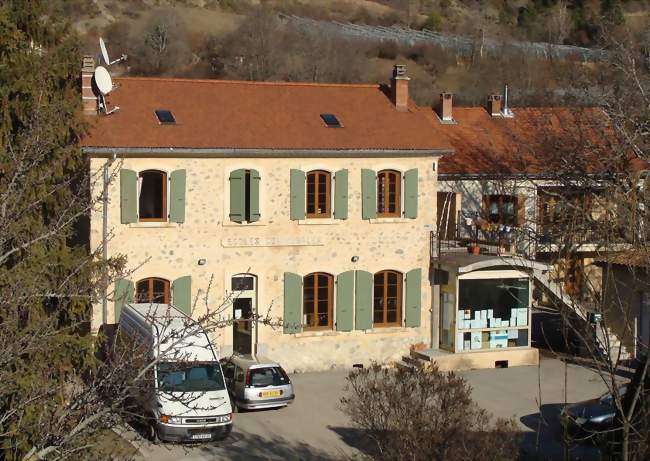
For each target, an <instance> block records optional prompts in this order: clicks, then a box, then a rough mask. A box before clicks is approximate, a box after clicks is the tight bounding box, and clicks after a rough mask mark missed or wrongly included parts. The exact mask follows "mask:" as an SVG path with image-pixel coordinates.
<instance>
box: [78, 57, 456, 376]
mask: <svg viewBox="0 0 650 461" xmlns="http://www.w3.org/2000/svg"><path fill="white" fill-rule="evenodd" d="M94 70H95V67H94V64H93V63H92V60H90V59H86V60H85V64H84V68H83V70H82V81H83V96H84V107H85V112H86V114H87V118H88V120H89V121H90V123H91V130H90V132H89V133H88V135H87V136H86V137H85V138H84V139H83V142H82V144H83V150H84V153H85V154H86V155H87V156H88V158H89V165H90V170H91V172H93V173H96V172H100V171H102V169H107V170H110V171H113V170H114V169H118V170H119V171H117V174H116V176H117V177H116V180H115V181H110V182H109V184H107V188H108V197H109V200H108V202H107V204H106V205H105V209H101V208H100V209H97V210H95V211H94V212H93V214H92V216H91V234H90V240H91V242H90V244H91V246H92V247H93V248H95V247H98V246H99V245H100V244H101V242H102V240H103V238H104V235H105V230H106V231H108V232H110V233H111V234H112V235H111V238H110V239H109V240H108V250H107V251H108V255H109V256H111V255H116V254H124V255H126V256H127V257H128V269H129V270H130V271H131V274H130V275H129V276H128V278H124V279H120V280H118V281H117V282H116V284H115V287H114V294H112V293H109V299H110V303H109V304H107V305H102V304H98V305H96V306H95V308H94V315H93V327H94V328H95V329H98V328H99V326H101V325H102V324H112V323H116V322H117V321H118V319H119V315H120V309H121V307H122V306H123V304H124V302H129V301H137V302H161V303H172V304H174V305H175V306H177V307H178V308H179V309H181V310H183V311H184V312H186V313H187V314H188V315H191V316H193V317H198V316H201V315H202V314H204V313H205V312H206V304H205V301H204V298H205V296H206V293H208V292H209V306H210V308H211V309H215V308H217V307H218V306H219V305H221V304H222V303H223V300H224V299H227V298H233V299H234V301H233V302H232V303H228V304H227V305H226V309H227V311H226V315H229V316H232V317H233V318H234V319H235V322H234V324H233V326H232V327H228V328H226V329H224V330H223V331H221V332H220V333H219V334H218V335H217V336H216V337H215V338H214V341H215V345H216V346H217V348H218V353H219V354H220V355H221V356H226V355H229V354H230V353H232V352H233V351H236V352H241V353H250V352H256V353H258V354H260V355H263V356H266V357H269V358H271V359H273V360H277V361H278V362H280V363H282V364H283V366H285V367H286V368H287V370H288V371H294V370H302V371H306V370H320V369H328V368H330V367H332V366H351V365H353V364H356V363H365V364H368V363H369V362H370V361H371V360H376V361H380V362H389V361H394V360H398V359H399V358H400V357H401V356H402V355H404V354H405V353H408V349H409V346H411V345H413V344H417V343H425V344H427V345H429V343H430V341H431V338H432V320H431V319H432V309H433V300H432V287H431V284H430V281H429V279H430V277H429V266H430V259H429V257H430V251H429V250H430V248H429V246H430V234H431V231H433V230H434V225H435V217H436V191H437V186H436V181H437V170H438V168H437V165H438V160H439V158H440V157H441V156H442V155H444V154H448V153H449V152H450V149H449V147H448V146H447V145H446V143H445V141H444V138H443V137H442V136H440V135H439V133H438V132H437V131H436V130H435V129H434V126H433V124H432V123H431V121H430V120H429V119H427V117H425V116H424V115H423V113H422V110H421V108H418V107H417V106H416V105H415V104H414V103H413V101H412V100H411V99H410V98H409V96H408V84H409V79H408V77H407V76H406V75H405V70H404V68H403V67H402V66H395V69H394V72H393V76H392V79H391V83H390V85H388V86H381V85H356V84H355V85H347V84H345V85H343V84H316V83H280V82H239V81H218V80H184V79H170V78H134V77H124V78H115V79H114V80H113V82H114V83H115V84H116V85H115V89H114V90H113V91H111V92H110V94H108V95H107V96H106V97H105V102H104V103H105V104H106V105H107V106H108V107H115V106H119V108H120V109H119V110H118V111H115V112H113V113H111V114H110V115H106V114H105V111H100V110H98V108H97V105H96V100H97V98H98V94H97V90H96V86H95V85H94V83H93V72H94ZM102 187H103V184H102V183H101V182H99V183H98V184H97V185H96V188H97V190H95V191H93V192H94V193H95V194H99V193H100V192H101V188H102ZM111 291H113V290H111ZM267 312H270V314H271V315H272V316H273V317H281V318H282V319H283V322H284V326H283V327H280V328H278V327H275V328H273V327H270V326H264V325H260V326H259V327H257V326H256V325H255V323H254V322H249V321H246V319H247V318H249V317H250V316H253V315H255V314H256V313H259V315H265V314H266V313H267ZM435 328H437V325H435Z"/></svg>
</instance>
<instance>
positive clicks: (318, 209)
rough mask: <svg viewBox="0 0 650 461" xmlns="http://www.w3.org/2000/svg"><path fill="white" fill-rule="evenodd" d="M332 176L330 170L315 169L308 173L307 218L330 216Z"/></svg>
mask: <svg viewBox="0 0 650 461" xmlns="http://www.w3.org/2000/svg"><path fill="white" fill-rule="evenodd" d="M331 179H332V176H331V174H330V173H329V172H328V171H323V170H314V171H310V172H308V173H307V187H306V188H305V189H306V192H307V197H306V203H307V212H306V214H305V216H306V217H307V218H329V217H330V216H331V213H330V209H331V207H330V191H331Z"/></svg>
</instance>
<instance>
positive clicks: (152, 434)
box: [146, 422, 160, 445]
mask: <svg viewBox="0 0 650 461" xmlns="http://www.w3.org/2000/svg"><path fill="white" fill-rule="evenodd" d="M146 430H147V440H148V441H149V442H151V443H153V444H154V445H156V444H158V442H160V437H158V430H157V429H156V423H155V422H154V423H148V424H147V427H146Z"/></svg>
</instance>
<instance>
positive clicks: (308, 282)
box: [303, 272, 334, 330]
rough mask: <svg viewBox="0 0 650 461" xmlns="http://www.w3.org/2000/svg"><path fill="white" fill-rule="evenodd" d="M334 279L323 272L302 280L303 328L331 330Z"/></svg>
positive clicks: (309, 275)
mask: <svg viewBox="0 0 650 461" xmlns="http://www.w3.org/2000/svg"><path fill="white" fill-rule="evenodd" d="M333 291H334V277H333V276H332V275H330V274H326V273H323V272H315V273H313V274H308V275H306V276H305V277H304V279H303V328H304V329H305V330H324V329H331V328H332V323H333V319H332V306H333Z"/></svg>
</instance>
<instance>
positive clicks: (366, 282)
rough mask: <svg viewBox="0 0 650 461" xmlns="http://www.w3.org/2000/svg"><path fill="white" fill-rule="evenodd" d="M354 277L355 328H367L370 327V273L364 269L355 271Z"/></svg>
mask: <svg viewBox="0 0 650 461" xmlns="http://www.w3.org/2000/svg"><path fill="white" fill-rule="evenodd" d="M355 278H356V281H355V291H354V308H355V313H356V316H355V324H356V327H355V328H356V329H357V330H369V329H371V328H372V274H371V273H370V272H366V271H356V272H355Z"/></svg>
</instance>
